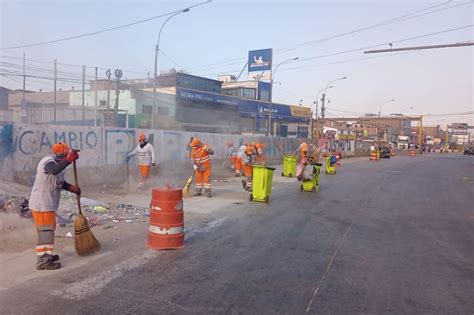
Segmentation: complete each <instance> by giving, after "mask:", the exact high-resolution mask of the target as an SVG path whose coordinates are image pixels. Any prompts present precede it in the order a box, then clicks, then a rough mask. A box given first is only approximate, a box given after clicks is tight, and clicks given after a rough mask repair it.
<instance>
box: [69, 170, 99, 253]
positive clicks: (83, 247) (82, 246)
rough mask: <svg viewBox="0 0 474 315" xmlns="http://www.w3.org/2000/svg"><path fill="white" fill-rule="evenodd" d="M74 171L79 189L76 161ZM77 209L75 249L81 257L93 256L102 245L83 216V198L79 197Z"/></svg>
mask: <svg viewBox="0 0 474 315" xmlns="http://www.w3.org/2000/svg"><path fill="white" fill-rule="evenodd" d="M73 169H74V182H75V184H76V187H79V183H78V178H77V167H76V161H74V162H73ZM77 209H78V212H79V214H78V215H77V218H76V220H75V221H74V247H75V248H76V252H77V254H78V255H79V256H85V255H89V254H92V253H93V252H95V251H97V250H99V249H100V243H99V241H97V239H96V238H95V236H94V234H92V231H91V230H90V228H89V223H88V222H87V218H86V217H85V216H84V215H83V214H82V209H81V196H79V195H77Z"/></svg>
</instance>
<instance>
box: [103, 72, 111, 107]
mask: <svg viewBox="0 0 474 315" xmlns="http://www.w3.org/2000/svg"><path fill="white" fill-rule="evenodd" d="M105 75H106V77H107V114H108V113H109V111H110V78H111V77H112V72H111V71H110V69H107V71H106V72H105Z"/></svg>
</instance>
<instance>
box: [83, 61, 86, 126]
mask: <svg viewBox="0 0 474 315" xmlns="http://www.w3.org/2000/svg"><path fill="white" fill-rule="evenodd" d="M85 87H86V66H82V125H84V122H85V120H86V107H85V97H86V94H85Z"/></svg>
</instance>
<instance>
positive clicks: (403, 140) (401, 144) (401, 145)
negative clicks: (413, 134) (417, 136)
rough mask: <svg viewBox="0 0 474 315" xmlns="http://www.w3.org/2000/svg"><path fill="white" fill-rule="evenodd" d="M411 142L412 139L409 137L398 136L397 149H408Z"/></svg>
mask: <svg viewBox="0 0 474 315" xmlns="http://www.w3.org/2000/svg"><path fill="white" fill-rule="evenodd" d="M409 142H410V137H409V136H398V143H397V148H398V149H408V144H409Z"/></svg>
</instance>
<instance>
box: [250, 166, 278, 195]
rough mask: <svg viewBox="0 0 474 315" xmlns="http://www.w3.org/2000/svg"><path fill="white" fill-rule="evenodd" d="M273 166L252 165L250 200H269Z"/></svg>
mask: <svg viewBox="0 0 474 315" xmlns="http://www.w3.org/2000/svg"><path fill="white" fill-rule="evenodd" d="M274 170H275V169H274V168H273V167H267V166H261V165H254V166H253V179H252V194H251V195H250V201H259V202H269V201H270V196H271V194H272V181H273V171H274Z"/></svg>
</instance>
